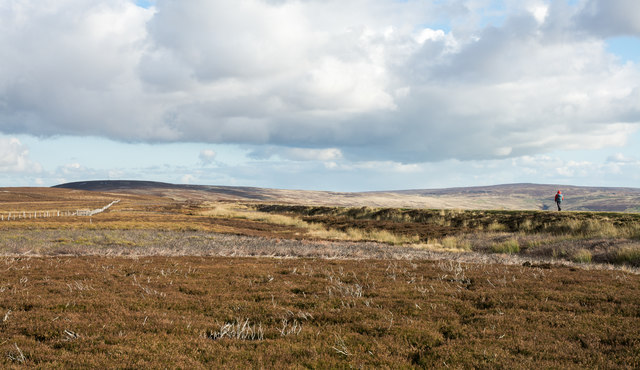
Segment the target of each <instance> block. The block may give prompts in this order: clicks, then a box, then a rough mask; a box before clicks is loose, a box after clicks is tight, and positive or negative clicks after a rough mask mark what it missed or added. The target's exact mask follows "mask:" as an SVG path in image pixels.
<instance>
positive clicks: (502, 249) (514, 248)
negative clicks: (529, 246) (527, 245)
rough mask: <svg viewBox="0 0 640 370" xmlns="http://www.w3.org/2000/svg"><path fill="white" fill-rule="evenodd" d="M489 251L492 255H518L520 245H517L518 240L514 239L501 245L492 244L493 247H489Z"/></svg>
mask: <svg viewBox="0 0 640 370" xmlns="http://www.w3.org/2000/svg"><path fill="white" fill-rule="evenodd" d="M491 251H492V252H493V253H507V254H514V253H518V252H520V243H518V240H517V239H515V238H513V239H509V240H506V241H504V242H502V243H497V244H494V245H493V246H491Z"/></svg>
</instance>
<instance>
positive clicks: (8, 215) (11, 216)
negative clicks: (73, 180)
mask: <svg viewBox="0 0 640 370" xmlns="http://www.w3.org/2000/svg"><path fill="white" fill-rule="evenodd" d="M119 202H120V199H118V200H114V201H113V202H111V203H109V204H107V205H106V206H104V207H102V208H98V209H76V210H64V211H60V210H53V211H51V210H49V211H8V212H6V211H5V212H3V213H1V214H0V221H14V220H27V219H37V218H49V217H71V216H93V215H97V214H98V213H101V212H104V211H106V210H107V209H109V208H110V207H111V206H113V205H114V204H117V203H119Z"/></svg>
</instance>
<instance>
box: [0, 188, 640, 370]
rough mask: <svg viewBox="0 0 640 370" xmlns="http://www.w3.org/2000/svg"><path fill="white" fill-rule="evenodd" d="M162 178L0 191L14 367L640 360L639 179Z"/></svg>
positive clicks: (5, 354) (3, 308)
mask: <svg viewBox="0 0 640 370" xmlns="http://www.w3.org/2000/svg"><path fill="white" fill-rule="evenodd" d="M161 185H162V184H158V183H146V184H141V183H133V182H130V183H129V184H127V183H126V182H92V183H84V185H81V184H72V185H71V186H62V187H57V188H4V189H0V215H2V221H0V298H1V299H0V318H2V320H1V321H0V328H1V329H0V364H1V366H3V367H20V366H23V365H28V366H35V367H65V368H66V367H73V368H77V367H136V368H137V367H189V368H210V367H220V366H225V367H227V366H230V367H247V366H250V367H289V368H290V367H348V366H353V367H374V366H375V367H437V368H447V367H454V368H460V367H514V368H523V367H525V368H530V367H536V368H537V367H554V368H555V367H563V368H564V367H569V368H572V367H607V368H610V367H616V368H618V367H622V368H637V367H639V366H640V333H639V332H638V331H637V330H635V329H634V328H637V327H639V326H640V325H639V324H640V275H639V274H638V272H639V270H638V268H639V267H640V215H639V214H638V213H634V212H633V210H634V209H637V207H638V203H634V202H636V201H635V200H634V199H636V198H634V197H635V196H636V195H634V194H636V193H634V189H619V190H616V191H615V194H612V191H611V190H601V192H599V193H597V194H596V193H593V192H594V191H595V190H592V193H591V195H585V196H584V198H582V200H581V201H580V202H579V204H580V205H579V206H578V205H575V204H574V205H573V207H575V208H574V210H572V211H570V212H555V211H551V210H548V209H547V210H543V208H544V207H543V206H544V204H543V203H544V202H546V200H544V199H542V198H540V199H541V200H535V199H534V198H533V197H528V198H527V197H525V196H524V195H517V194H516V195H512V196H509V197H506V196H505V195H504V194H502V195H500V196H497V195H496V194H494V193H493V192H495V191H498V190H499V191H503V192H504V191H506V190H505V189H503V188H500V189H498V190H496V189H493V190H491V189H489V190H480V189H471V190H469V189H466V190H460V189H459V190H458V191H456V192H453V191H449V192H448V193H447V194H440V195H438V194H433V193H434V191H430V193H429V194H428V195H425V194H422V195H419V196H417V197H416V195H415V194H413V195H409V196H410V197H412V198H410V199H409V198H403V199H401V200H397V199H395V198H393V197H392V196H391V195H389V194H390V193H385V194H379V193H375V194H369V193H367V194H348V193H339V194H335V193H331V194H330V193H326V192H325V193H323V192H315V193H308V192H307V193H299V192H294V191H284V190H269V191H267V190H264V189H255V188H217V189H214V187H197V186H174V185H171V184H164V185H162V186H161ZM554 187H555V186H549V188H551V189H553V188H554ZM87 189H90V190H91V191H88V190H87ZM537 189H538V191H540V192H541V195H540V196H541V197H542V191H543V189H541V188H540V186H537ZM465 191H467V192H468V193H469V194H467V195H468V196H469V197H471V198H473V199H474V200H473V201H470V202H471V203H470V204H472V205H473V204H480V203H484V204H491V203H492V202H493V201H495V199H511V198H513V199H516V200H515V201H513V202H511V201H508V200H507V201H502V204H507V205H509V206H505V207H502V208H505V209H499V208H500V207H494V208H493V209H489V208H488V207H475V208H474V207H470V209H463V208H461V207H457V206H455V207H426V206H425V207H419V205H420V204H423V205H424V204H426V203H427V201H426V200H427V199H428V197H434V199H436V198H438V197H439V196H442V197H444V199H445V200H442V199H440V201H441V202H445V203H446V202H448V203H450V204H451V205H452V204H454V203H455V204H460V203H464V202H463V200H464V199H471V198H464V192H465ZM483 191H484V192H488V193H483ZM545 191H546V190H545ZM424 192H427V191H424ZM424 192H423V193H424ZM414 193H415V192H414ZM454 193H455V194H454ZM585 193H587V192H585ZM456 194H457V195H456ZM461 194H462V195H461ZM518 194H524V193H523V192H520V193H518ZM551 194H553V190H551ZM577 194H578V193H574V194H573V196H574V197H573V198H574V199H580V198H579V197H578V195H577ZM278 196H280V198H278ZM332 197H333V198H332ZM447 197H448V198H447ZM494 197H496V198H494ZM367 199H368V200H367ZM389 199H392V200H389ZM454 199H456V200H455V201H454ZM532 199H533V200H532ZM115 200H119V202H118V203H116V204H114V205H113V206H112V207H110V208H109V209H107V210H105V211H104V212H101V213H98V214H95V215H93V216H78V214H79V213H78V212H77V211H78V210H84V209H88V210H91V209H99V208H102V207H104V206H105V205H107V204H110V203H112V202H113V201H115ZM398 202H400V203H403V202H405V203H406V202H408V203H410V204H404V203H403V204H404V205H403V206H402V207H399V206H396V205H398V204H400V203H398ZM473 202H475V203H473ZM541 202H542V203H541ZM521 203H527V204H539V205H541V206H539V207H538V208H540V209H538V208H535V207H531V208H526V207H522V209H514V208H515V205H516V204H521ZM441 204H443V203H441ZM594 204H601V205H602V204H609V205H612V207H614V208H613V209H612V210H613V211H616V210H621V211H625V212H612V210H609V211H608V212H602V211H597V210H595V211H594V210H593V209H591V210H590V211H584V210H583V209H584V207H587V205H592V206H593V205H594ZM580 207H583V208H580ZM616 207H618V208H616ZM471 208H473V209H471ZM496 208H497V209H496ZM547 208H548V207H547ZM74 212H75V213H74ZM9 214H11V217H9Z"/></svg>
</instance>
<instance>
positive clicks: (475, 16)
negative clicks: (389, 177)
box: [0, 0, 640, 165]
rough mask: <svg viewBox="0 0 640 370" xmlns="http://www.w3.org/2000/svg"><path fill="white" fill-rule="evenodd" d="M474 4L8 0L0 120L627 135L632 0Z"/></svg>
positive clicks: (410, 155) (264, 129) (595, 140)
mask: <svg viewBox="0 0 640 370" xmlns="http://www.w3.org/2000/svg"><path fill="white" fill-rule="evenodd" d="M482 4H484V3H483V2H475V1H473V2H470V1H463V2H434V3H431V2H413V1H410V2H398V1H391V0H354V1H349V2H344V1H337V0H329V1H287V0H283V1H265V0H244V1H234V2H220V1H208V0H193V1H188V2H183V1H166V2H164V1H163V2H158V3H156V4H155V6H154V7H153V8H149V9H144V8H141V7H137V6H135V5H134V4H133V2H131V1H128V0H98V1H92V2H86V1H81V0H59V1H55V2H46V3H42V2H41V1H35V0H24V1H20V2H11V3H10V5H7V6H4V7H2V8H1V9H0V55H2V56H3V62H2V64H3V68H2V69H0V132H4V133H9V134H13V133H24V134H32V135H45V136H46V135H59V134H69V135H78V136H83V135H95V136H103V137H108V138H111V139H116V140H122V141H144V142H157V141H171V142H173V141H187V142H200V143H202V142H204V143H238V144H251V145H263V146H264V148H263V150H262V152H263V154H265V153H267V152H277V153H275V154H278V155H280V156H282V157H283V158H288V159H291V160H294V161H297V160H304V161H310V160H317V161H326V162H336V164H337V165H340V162H339V161H338V160H342V159H349V160H353V161H365V162H384V161H391V162H397V163H421V162H428V161H440V160H446V159H457V160H475V159H495V158H505V157H516V158H517V157H521V156H523V155H530V156H535V155H538V154H541V153H548V152H550V151H553V150H560V149H565V150H567V149H592V148H603V147H611V146H622V145H625V143H626V141H627V138H628V137H629V135H630V134H631V133H632V132H634V131H635V130H637V129H638V127H639V125H640V110H639V109H638V103H637V102H638V101H639V99H640V89H638V86H640V69H639V66H638V65H637V64H633V63H629V64H626V65H621V64H619V63H620V62H619V60H618V59H616V58H615V57H614V56H612V55H610V54H608V53H607V51H606V48H605V42H604V39H603V37H608V36H612V35H620V34H631V35H638V33H639V32H640V29H639V28H638V27H639V26H638V25H639V24H640V21H639V20H638V18H637V17H638V14H640V9H638V6H639V5H638V4H640V3H639V2H637V1H634V0H614V1H606V2H605V1H604V0H586V1H583V2H579V3H578V5H568V4H566V3H564V2H548V1H542V0H527V1H523V2H511V1H510V2H506V3H505V4H506V5H505V8H504V9H501V10H498V11H495V10H494V9H492V8H491V7H488V8H487V7H486V5H484V6H485V7H484V8H483V5H482ZM492 12H493V13H492ZM484 14H489V15H491V14H497V15H498V16H499V17H500V18H501V22H498V25H494V24H493V23H491V22H486V19H483V15H484ZM443 23H445V24H448V25H449V26H450V28H451V29H450V30H449V29H447V31H445V30H444V29H440V28H445V27H437V26H436V25H438V24H443ZM487 23H488V25H487ZM274 147H277V148H279V149H278V150H272V149H271V148H274ZM287 148H288V149H287ZM299 148H306V149H299ZM258 152H260V150H257V151H256V153H258ZM265 155H266V154H265ZM269 155H273V153H272V154H269ZM199 158H200V161H201V162H202V163H203V164H205V165H206V164H211V163H213V160H214V158H215V155H212V156H210V155H208V154H207V153H200V157H199Z"/></svg>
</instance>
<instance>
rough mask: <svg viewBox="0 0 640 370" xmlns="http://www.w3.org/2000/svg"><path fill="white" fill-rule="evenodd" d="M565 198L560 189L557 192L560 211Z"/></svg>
mask: <svg viewBox="0 0 640 370" xmlns="http://www.w3.org/2000/svg"><path fill="white" fill-rule="evenodd" d="M563 200H564V195H562V192H561V191H560V190H558V192H557V193H556V204H557V205H558V211H562V208H560V206H561V205H562V201H563Z"/></svg>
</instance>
